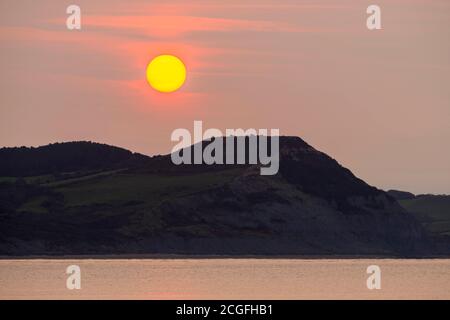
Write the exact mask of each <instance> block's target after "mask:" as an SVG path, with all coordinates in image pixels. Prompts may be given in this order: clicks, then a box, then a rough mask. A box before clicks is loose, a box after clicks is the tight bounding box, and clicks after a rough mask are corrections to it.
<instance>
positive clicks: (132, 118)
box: [0, 0, 450, 193]
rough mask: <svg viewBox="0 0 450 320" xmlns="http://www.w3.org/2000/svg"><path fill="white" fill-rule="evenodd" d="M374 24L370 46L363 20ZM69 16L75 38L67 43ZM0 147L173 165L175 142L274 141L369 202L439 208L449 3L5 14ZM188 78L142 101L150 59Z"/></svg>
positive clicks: (44, 8)
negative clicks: (116, 151)
mask: <svg viewBox="0 0 450 320" xmlns="http://www.w3.org/2000/svg"><path fill="white" fill-rule="evenodd" d="M373 3H376V4H378V5H380V6H381V8H382V19H383V20H382V25H383V30H381V31H372V32H370V31H368V30H367V29H366V23H365V20H366V17H367V15H366V13H365V11H366V8H367V6H368V5H370V4H373ZM70 4H77V5H79V6H80V7H81V10H82V30H81V31H69V30H67V29H66V26H65V19H66V17H67V15H66V13H65V10H66V7H67V6H68V5H70ZM0 10H1V11H0V12H1V13H0V15H1V19H0V47H1V48H0V49H1V51H0V52H1V59H0V63H1V66H0V67H1V70H2V76H1V78H0V81H1V83H0V94H1V107H0V146H18V145H27V146H30V145H33V146H37V145H43V144H47V143H50V142H56V141H71V140H91V141H98V142H104V143H108V144H113V145H118V146H121V147H125V148H128V149H130V150H133V151H138V152H141V153H145V154H149V155H152V154H159V153H168V152H169V151H170V150H171V148H172V146H173V143H172V142H171V141H170V134H171V132H172V131H173V130H174V129H176V128H191V127H192V125H193V121H194V120H203V122H204V127H207V128H211V127H214V128H218V129H221V130H223V131H224V130H225V129H226V128H239V127H242V128H279V129H280V132H281V134H283V135H296V136H301V137H302V138H304V139H305V140H306V141H307V142H309V143H310V144H312V145H313V146H315V147H316V148H318V149H319V150H322V151H324V152H326V153H328V154H329V155H331V156H332V157H334V158H336V159H337V160H338V161H339V162H340V163H341V164H343V165H344V166H347V167H349V168H350V169H351V170H352V171H353V172H354V173H355V174H357V175H358V176H359V177H361V178H362V179H364V180H366V181H367V182H369V183H370V184H372V185H375V186H378V187H380V188H399V189H404V190H409V191H413V192H417V193H422V192H433V193H450V148H449V147H448V141H449V140H450V139H449V138H450V125H449V123H450V121H449V120H450V58H449V57H450V42H449V39H450V2H449V1H447V0H423V1H422V0H420V1H419V0H409V1H407V0H389V1H378V0H377V1H363V0H344V1H336V0H327V1H320V0H319V1H312V0H311V1H300V0H299V1H289V0H286V1H284V0H266V1H242V0H241V1H238V0H227V1H218V0H217V1H213V0H211V1H194V0H180V1H167V0H166V1H162V0H160V1H140V0H130V1H114V0H109V1H107V0H84V1H81V0H76V1H61V0H53V1H50V0H40V1H31V0H29V1H24V0H3V1H2V2H1V3H0ZM162 53H171V54H175V55H177V56H179V57H180V58H181V59H182V60H183V61H184V62H185V64H186V67H187V72H188V79H187V82H186V84H185V86H184V87H183V88H182V89H181V90H180V91H179V92H176V93H174V94H169V95H167V94H159V93H156V92H154V91H153V90H152V89H150V87H149V86H148V85H147V83H146V80H145V68H146V65H147V63H148V62H149V60H151V58H152V57H154V56H155V55H157V54H162Z"/></svg>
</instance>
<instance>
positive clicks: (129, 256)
mask: <svg viewBox="0 0 450 320" xmlns="http://www.w3.org/2000/svg"><path fill="white" fill-rule="evenodd" d="M147 259H157V260H166V259H167V260H182V259H186V260H189V259H197V260H206V259H210V260H211V259H258V260H260V259H274V260H276V259H280V260H283V259H292V260H330V259H331V260H334V259H338V260H347V259H348V260H350V259H361V260H364V259H380V260H385V259H395V260H397V259H408V260H426V259H450V256H448V255H432V256H395V255H185V254H105V255H54V256H52V255H30V256H4V255H3V256H0V260H147Z"/></svg>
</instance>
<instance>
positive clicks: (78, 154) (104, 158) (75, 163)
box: [0, 141, 147, 176]
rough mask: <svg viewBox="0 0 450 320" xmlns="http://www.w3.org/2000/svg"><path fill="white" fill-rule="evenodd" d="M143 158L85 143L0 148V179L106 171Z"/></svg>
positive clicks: (112, 148)
mask: <svg viewBox="0 0 450 320" xmlns="http://www.w3.org/2000/svg"><path fill="white" fill-rule="evenodd" d="M145 158H147V157H145V156H143V155H140V154H136V153H131V152H130V151H128V150H125V149H122V148H118V147H113V146H109V145H106V144H100V143H92V142H85V141H80V142H67V143H54V144H49V145H46V146H42V147H37V148H27V147H19V148H1V149H0V176H38V175H44V174H52V173H60V172H71V171H88V170H99V169H101V170H107V169H113V168H118V167H125V166H127V165H131V164H134V163H135V162H136V161H142V160H143V159H145Z"/></svg>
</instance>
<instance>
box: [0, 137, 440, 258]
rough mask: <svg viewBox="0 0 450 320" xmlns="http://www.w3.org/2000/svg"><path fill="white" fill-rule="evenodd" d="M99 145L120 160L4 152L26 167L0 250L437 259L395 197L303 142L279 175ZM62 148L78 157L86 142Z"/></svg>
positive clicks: (4, 208)
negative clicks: (36, 158)
mask: <svg viewBox="0 0 450 320" xmlns="http://www.w3.org/2000/svg"><path fill="white" fill-rule="evenodd" d="M79 144H81V145H79ZM92 146H93V145H89V147H92ZM95 146H97V147H99V148H100V149H102V150H103V151H102V152H105V153H106V154H114V156H111V158H110V159H111V160H105V159H102V160H101V161H100V160H99V161H98V162H96V161H93V162H92V163H91V162H90V161H87V162H83V161H82V162H81V163H82V164H83V165H79V164H77V162H76V161H74V162H73V163H72V162H69V163H68V164H67V163H66V162H64V161H61V160H60V159H61V158H60V155H58V152H56V155H54V156H51V157H48V158H47V159H46V161H47V162H46V164H45V165H44V167H45V168H47V169H46V170H43V169H42V170H40V168H41V167H40V165H35V164H33V162H32V161H31V160H30V159H29V157H30V154H31V153H30V152H34V153H36V152H38V153H39V152H40V151H39V150H32V151H29V150H28V151H24V150H15V151H16V154H14V153H15V152H12V151H11V150H9V152H10V154H9V155H8V156H9V157H10V158H9V159H11V158H13V157H16V158H15V159H17V161H18V162H19V163H24V164H31V165H30V167H27V165H21V166H18V167H16V169H15V170H16V171H14V173H15V175H16V176H17V177H11V173H10V172H6V173H7V176H8V177H7V178H6V177H5V178H3V179H1V178H0V181H3V182H1V183H0V222H1V224H0V225H1V232H0V254H3V255H29V254H50V255H58V254H120V253H124V254H140V253H146V254H149V253H159V254H166V253H176V254H231V255H244V254H245V255H248V254H254V255H258V254H261V255H262V254H264V255H303V254H304V255H381V256H428V255H431V254H435V253H436V252H435V249H434V248H433V243H431V242H430V238H429V237H428V235H427V232H426V231H425V230H424V229H423V228H422V226H421V225H420V223H418V221H417V220H416V219H415V218H414V217H413V216H412V215H411V214H409V213H408V212H407V211H406V210H405V209H403V208H402V207H401V206H400V205H399V204H398V203H397V201H396V200H395V199H394V198H392V197H391V196H389V195H388V194H387V193H385V192H384V191H381V190H378V189H376V188H374V187H372V186H370V185H368V184H366V183H365V182H364V181H362V180H360V179H358V178H357V177H355V176H354V175H353V174H352V173H351V171H350V170H348V169H346V168H344V167H342V166H341V165H340V164H339V163H338V162H337V161H335V160H334V159H332V158H331V157H329V156H327V155H326V154H324V153H322V152H320V151H317V150H316V149H314V148H313V147H311V146H310V145H308V144H307V143H306V142H304V141H303V140H302V139H300V138H297V137H281V138H280V157H281V158H280V171H279V173H278V174H277V175H275V176H261V175H260V174H259V165H243V166H240V165H235V166H220V165H219V166H206V165H195V166H192V165H180V166H175V165H173V164H172V163H171V160H170V155H166V156H157V157H152V158H148V157H145V156H140V155H133V154H131V153H130V152H127V151H126V150H125V151H122V150H123V149H120V150H117V148H115V147H109V146H104V145H102V146H99V145H96V144H94V147H95ZM56 147H58V148H60V150H64V152H67V153H68V154H72V155H73V156H74V157H75V158H76V157H77V154H78V152H80V151H79V150H81V149H82V147H85V143H84V142H75V143H71V144H67V145H66V144H59V145H57V146H56ZM43 148H46V147H43ZM105 148H106V149H108V148H111V149H108V150H106V149H105ZM19 149H20V148H19ZM37 149H39V148H37ZM67 149H71V150H67ZM53 150H56V149H55V146H54V147H53ZM11 154H13V155H11ZM94 154H95V152H94ZM119 154H120V156H119ZM3 155H4V154H3ZM3 155H2V153H0V162H1V161H5V160H4V159H1V158H2V157H3ZM62 164H64V165H62ZM130 164H132V165H130ZM18 168H21V169H18ZM48 168H51V170H50V171H49V170H48ZM74 169H76V170H78V173H77V174H76V175H71V174H67V172H66V170H69V172H71V171H72V170H74ZM93 169H95V170H93ZM49 172H51V173H49ZM28 173H32V174H33V175H35V174H40V175H42V174H44V177H42V176H37V177H36V176H29V175H28ZM19 177H20V178H19Z"/></svg>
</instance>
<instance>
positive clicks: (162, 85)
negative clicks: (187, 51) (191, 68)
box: [147, 54, 186, 92]
mask: <svg viewBox="0 0 450 320" xmlns="http://www.w3.org/2000/svg"><path fill="white" fill-rule="evenodd" d="M185 80H186V67H185V66H184V64H183V62H182V61H181V60H180V59H178V58H177V57H175V56H172V55H168V54H164V55H160V56H157V57H155V58H154V59H153V60H152V61H151V62H150V63H149V64H148V66H147V81H148V83H149V84H150V86H151V87H152V88H153V89H155V90H157V91H159V92H174V91H176V90H178V89H179V88H180V87H181V86H182V85H183V83H184V81H185Z"/></svg>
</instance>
